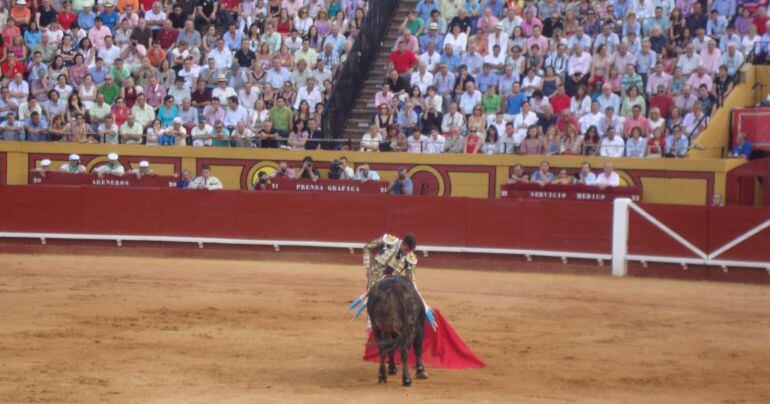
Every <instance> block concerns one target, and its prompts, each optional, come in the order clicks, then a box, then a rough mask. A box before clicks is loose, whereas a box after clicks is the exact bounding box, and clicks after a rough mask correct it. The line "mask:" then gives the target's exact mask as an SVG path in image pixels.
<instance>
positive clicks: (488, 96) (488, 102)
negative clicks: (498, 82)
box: [481, 86, 500, 114]
mask: <svg viewBox="0 0 770 404" xmlns="http://www.w3.org/2000/svg"><path fill="white" fill-rule="evenodd" d="M481 106H482V107H483V108H484V113H485V114H494V113H496V112H497V109H498V108H499V107H500V96H499V95H498V94H497V92H496V91H495V86H487V92H486V93H484V96H483V97H481Z"/></svg>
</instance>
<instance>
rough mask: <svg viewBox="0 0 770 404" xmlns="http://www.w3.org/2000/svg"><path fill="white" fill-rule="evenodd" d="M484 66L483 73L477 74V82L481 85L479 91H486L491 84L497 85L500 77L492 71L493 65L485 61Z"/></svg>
mask: <svg viewBox="0 0 770 404" xmlns="http://www.w3.org/2000/svg"><path fill="white" fill-rule="evenodd" d="M483 66H484V67H483V68H482V69H481V73H479V75H477V76H476V84H477V85H478V86H479V91H481V92H482V93H486V92H487V88H488V87H489V86H492V87H496V86H497V79H498V77H497V73H495V72H493V71H492V65H490V64H489V63H484V65H483Z"/></svg>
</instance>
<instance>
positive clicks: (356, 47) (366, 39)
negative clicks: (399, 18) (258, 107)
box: [321, 0, 399, 138]
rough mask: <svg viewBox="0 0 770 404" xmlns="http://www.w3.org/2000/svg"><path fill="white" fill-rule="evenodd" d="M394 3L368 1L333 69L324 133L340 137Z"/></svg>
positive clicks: (324, 119)
mask: <svg viewBox="0 0 770 404" xmlns="http://www.w3.org/2000/svg"><path fill="white" fill-rule="evenodd" d="M398 4H399V1H398V0H376V1H372V2H371V5H370V7H369V11H368V12H367V13H366V17H364V21H363V23H362V24H361V29H360V31H359V32H358V35H357V36H356V38H355V42H354V43H353V47H352V48H351V50H350V54H349V55H348V58H347V60H345V63H344V64H343V65H342V67H341V68H340V70H339V71H338V72H337V80H336V81H335V83H334V87H332V90H331V93H330V94H329V99H328V101H327V102H326V106H325V108H324V114H323V117H322V120H321V128H322V130H323V133H324V134H325V135H326V136H327V137H331V138H340V137H342V136H341V135H342V132H343V130H344V128H345V124H346V123H347V121H348V117H350V113H351V112H352V111H353V105H354V104H355V102H356V97H357V96H358V93H359V92H360V90H361V87H362V86H363V84H364V80H365V79H366V76H367V75H368V74H369V70H370V69H371V67H372V63H373V62H374V60H375V59H376V58H377V55H378V54H379V51H380V46H381V45H382V39H383V37H384V36H385V35H386V34H387V29H388V25H389V24H390V19H391V18H392V17H393V14H394V12H395V10H396V8H397V7H398Z"/></svg>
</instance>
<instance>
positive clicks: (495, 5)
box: [484, 0, 505, 19]
mask: <svg viewBox="0 0 770 404" xmlns="http://www.w3.org/2000/svg"><path fill="white" fill-rule="evenodd" d="M504 7H505V4H503V0H487V2H486V3H485V4H484V8H485V9H486V8H488V9H491V10H492V15H494V16H495V17H497V18H498V19H500V17H501V16H502V15H503V8H504Z"/></svg>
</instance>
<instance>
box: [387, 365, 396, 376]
mask: <svg viewBox="0 0 770 404" xmlns="http://www.w3.org/2000/svg"><path fill="white" fill-rule="evenodd" d="M396 373H398V367H396V366H393V367H392V368H390V369H388V374H389V375H395V374H396Z"/></svg>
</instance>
